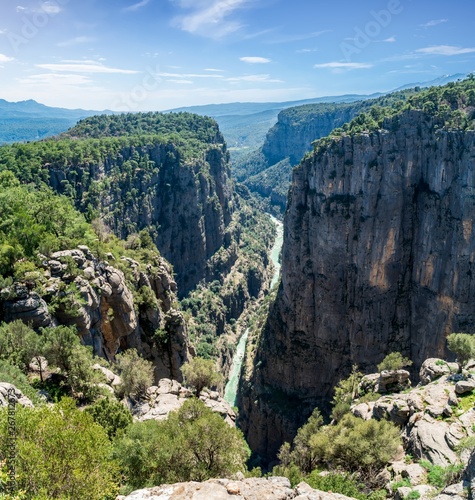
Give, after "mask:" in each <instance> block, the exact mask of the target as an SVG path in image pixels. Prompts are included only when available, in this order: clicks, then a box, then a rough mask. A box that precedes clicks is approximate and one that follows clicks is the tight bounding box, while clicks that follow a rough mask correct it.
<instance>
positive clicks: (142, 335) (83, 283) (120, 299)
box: [0, 246, 189, 381]
mask: <svg viewBox="0 0 475 500" xmlns="http://www.w3.org/2000/svg"><path fill="white" fill-rule="evenodd" d="M154 264H155V265H152V264H148V265H146V266H143V265H141V264H140V263H138V262H136V261H134V260H132V259H130V258H126V257H123V259H122V260H121V261H117V262H116V261H115V258H114V257H113V256H112V254H109V256H108V258H107V260H99V259H97V258H96V257H95V256H94V255H93V254H92V253H91V252H90V250H89V249H88V247H86V246H81V247H80V248H77V249H74V250H67V251H61V252H56V253H54V254H52V256H51V258H46V257H44V259H43V263H42V266H43V269H44V276H43V277H42V286H41V287H40V288H41V294H42V296H40V295H39V294H38V292H37V291H32V290H30V289H29V288H30V286H29V283H28V282H27V283H15V284H14V285H12V286H10V287H7V288H4V289H3V290H1V292H0V321H6V322H10V321H15V320H21V321H23V322H24V323H26V324H30V325H32V326H33V327H34V328H40V327H47V326H56V325H58V324H65V325H75V326H76V327H77V331H78V334H79V335H80V336H81V339H82V342H83V343H84V344H86V345H91V346H93V348H94V353H95V354H96V355H99V356H102V357H104V358H106V359H108V360H112V359H114V356H115V354H116V353H117V352H118V350H119V349H127V348H130V347H134V348H136V349H137V350H138V352H139V353H140V354H141V355H142V356H143V357H145V358H146V359H149V360H151V361H152V362H153V364H154V367H155V371H154V375H155V379H156V380H157V381H158V380H160V379H161V378H164V377H170V378H174V379H177V380H181V379H182V376H181V372H180V367H181V365H182V364H183V363H184V362H185V361H186V360H187V359H188V357H189V340H188V334H187V330H186V325H185V322H184V320H183V317H182V315H181V313H180V312H179V311H178V310H176V308H175V306H174V301H176V283H175V282H174V280H173V278H172V276H171V269H170V267H169V265H168V263H167V262H166V261H165V260H164V259H163V258H158V261H156V262H155V263H154ZM119 267H120V268H122V270H120V269H119ZM124 272H125V273H126V274H127V278H126V276H125V274H124ZM141 296H146V297H147V296H148V300H147V301H144V300H143V299H142V300H140V297H141ZM157 330H160V331H161V332H163V333H162V336H161V337H160V338H159V339H157V337H156V331H157Z"/></svg>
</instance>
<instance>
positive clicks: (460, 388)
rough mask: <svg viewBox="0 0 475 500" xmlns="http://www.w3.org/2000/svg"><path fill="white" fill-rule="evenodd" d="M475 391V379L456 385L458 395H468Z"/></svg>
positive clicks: (462, 381) (459, 382)
mask: <svg viewBox="0 0 475 500" xmlns="http://www.w3.org/2000/svg"><path fill="white" fill-rule="evenodd" d="M474 389H475V378H468V379H466V380H460V381H458V382H457V383H456V384H455V392H456V393H457V394H467V393H468V392H472V391H473V390H474Z"/></svg>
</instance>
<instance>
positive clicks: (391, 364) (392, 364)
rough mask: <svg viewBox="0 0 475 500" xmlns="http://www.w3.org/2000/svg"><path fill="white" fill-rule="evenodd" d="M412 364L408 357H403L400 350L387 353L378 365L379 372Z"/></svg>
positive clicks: (399, 368)
mask: <svg viewBox="0 0 475 500" xmlns="http://www.w3.org/2000/svg"><path fill="white" fill-rule="evenodd" d="M410 365H412V361H411V360H410V359H409V358H404V357H403V355H402V354H401V353H400V352H391V353H389V354H388V355H387V356H386V357H385V358H384V359H383V360H382V361H381V363H379V365H378V370H379V371H380V372H382V371H385V370H401V369H402V368H404V367H405V366H410Z"/></svg>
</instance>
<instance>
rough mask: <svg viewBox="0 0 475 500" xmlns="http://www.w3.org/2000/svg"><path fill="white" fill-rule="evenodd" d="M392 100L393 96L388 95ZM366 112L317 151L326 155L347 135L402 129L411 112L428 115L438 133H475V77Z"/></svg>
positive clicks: (318, 143) (322, 141)
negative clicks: (405, 116)
mask: <svg viewBox="0 0 475 500" xmlns="http://www.w3.org/2000/svg"><path fill="white" fill-rule="evenodd" d="M388 97H389V96H388ZM373 104H374V105H373V106H372V107H371V108H370V109H369V110H368V111H367V112H364V113H361V114H359V115H358V116H357V117H356V118H354V119H353V120H352V121H351V122H349V123H345V124H344V125H343V126H342V127H340V128H337V129H335V130H333V132H332V133H331V134H330V135H329V136H328V137H325V138H323V139H319V140H317V141H315V142H314V150H315V151H316V152H317V153H318V152H323V151H325V149H326V148H327V147H328V146H330V145H331V144H332V143H333V142H334V141H335V139H337V138H339V137H341V136H343V135H350V136H353V135H357V134H362V133H370V132H374V131H377V130H380V129H382V128H384V127H393V128H394V127H395V128H397V127H398V121H397V117H398V116H400V115H402V114H403V113H406V112H408V111H418V112H421V113H424V114H425V115H426V117H427V119H428V120H432V126H433V127H434V129H436V130H475V114H474V107H475V77H474V76H473V75H470V77H469V78H467V79H465V80H462V81H458V82H452V83H448V84H447V85H444V86H442V87H430V88H429V89H424V90H421V91H420V92H417V93H415V94H414V95H412V96H409V97H407V98H405V99H401V100H396V101H395V102H390V103H389V105H387V104H385V103H384V102H380V103H377V104H376V103H373Z"/></svg>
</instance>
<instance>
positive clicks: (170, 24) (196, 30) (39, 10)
mask: <svg viewBox="0 0 475 500" xmlns="http://www.w3.org/2000/svg"><path fill="white" fill-rule="evenodd" d="M0 8H1V16H0V77H1V80H0V98H4V99H7V100H11V101H19V100H25V99H30V98H31V99H35V100H37V101H39V102H42V103H44V104H47V105H50V106H61V107H68V108H78V107H81V108H86V109H115V110H123V111H135V110H163V109H169V108H173V107H178V106H188V105H196V104H208V103H223V102H235V101H285V100H296V99H306V98H310V97H317V96H324V95H339V94H345V93H372V92H376V91H386V90H390V89H393V88H396V87H398V86H400V85H403V84H406V83H411V82H419V81H428V80H432V79H434V78H436V77H438V76H441V75H444V74H454V73H468V72H471V71H473V70H475V35H474V31H473V16H474V14H475V6H474V4H473V0H457V1H456V2H455V1H452V2H447V1H446V0H432V1H427V0H360V1H355V0H333V1H331V2H330V1H320V0H114V1H113V0H48V1H44V0H0Z"/></svg>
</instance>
